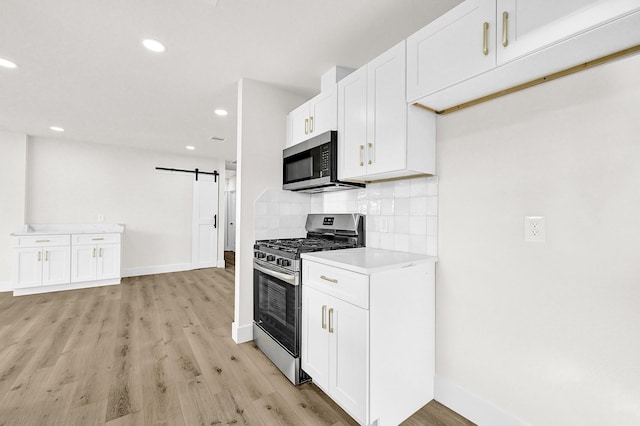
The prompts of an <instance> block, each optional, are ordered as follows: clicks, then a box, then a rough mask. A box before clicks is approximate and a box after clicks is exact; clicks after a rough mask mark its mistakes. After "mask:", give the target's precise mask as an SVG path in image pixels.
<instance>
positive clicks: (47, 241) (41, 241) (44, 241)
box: [36, 240, 51, 243]
mask: <svg viewBox="0 0 640 426" xmlns="http://www.w3.org/2000/svg"><path fill="white" fill-rule="evenodd" d="M49 242H51V241H50V240H36V243H49Z"/></svg>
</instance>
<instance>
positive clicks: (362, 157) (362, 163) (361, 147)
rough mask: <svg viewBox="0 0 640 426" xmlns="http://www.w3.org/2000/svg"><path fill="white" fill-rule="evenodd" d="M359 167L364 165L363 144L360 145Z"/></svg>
mask: <svg viewBox="0 0 640 426" xmlns="http://www.w3.org/2000/svg"><path fill="white" fill-rule="evenodd" d="M360 167H364V145H360Z"/></svg>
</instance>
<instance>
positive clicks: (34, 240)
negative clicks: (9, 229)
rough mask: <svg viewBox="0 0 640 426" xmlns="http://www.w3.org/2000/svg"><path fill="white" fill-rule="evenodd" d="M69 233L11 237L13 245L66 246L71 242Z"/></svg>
mask: <svg viewBox="0 0 640 426" xmlns="http://www.w3.org/2000/svg"><path fill="white" fill-rule="evenodd" d="M70 237H71V236H70V235H68V234H67V235H29V236H15V237H13V238H12V240H13V247H52V246H68V245H69V244H70V243H71V239H70Z"/></svg>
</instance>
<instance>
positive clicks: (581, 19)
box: [497, 0, 638, 65]
mask: <svg viewBox="0 0 640 426" xmlns="http://www.w3.org/2000/svg"><path fill="white" fill-rule="evenodd" d="M637 3H638V2H632V1H628V0H563V1H555V0H553V1H552V0H540V1H523V0H498V10H497V15H498V22H499V25H500V31H499V33H498V64H499V65H502V64H504V63H506V62H509V61H512V60H514V59H517V58H519V57H522V56H524V55H526V54H528V53H531V52H533V51H535V50H539V49H542V48H544V47H547V46H549V45H552V44H554V43H557V42H560V41H562V40H565V39H567V38H569V37H571V36H573V35H576V34H579V33H582V32H586V31H588V30H590V29H591V28H593V27H596V26H598V25H600V24H601V23H603V22H607V21H610V20H613V19H615V18H617V17H619V16H621V15H624V14H626V13H628V12H629V11H631V10H634V9H635V10H637V9H638V4H637ZM505 12H506V13H507V15H504V13H505ZM505 29H506V34H504V37H505V38H506V40H505V39H503V31H504V30H505ZM505 41H506V43H504V44H506V46H503V42H505ZM590 48H591V46H588V45H586V46H584V47H583V48H582V49H583V50H582V51H580V52H575V56H576V58H584V57H588V56H589V49H590Z"/></svg>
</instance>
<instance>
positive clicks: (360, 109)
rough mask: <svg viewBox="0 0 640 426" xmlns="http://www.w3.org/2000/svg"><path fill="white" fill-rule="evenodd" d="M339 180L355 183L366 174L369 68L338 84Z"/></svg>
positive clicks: (364, 68)
mask: <svg viewBox="0 0 640 426" xmlns="http://www.w3.org/2000/svg"><path fill="white" fill-rule="evenodd" d="M338 105H339V107H338V152H340V155H339V157H338V158H339V161H340V164H339V165H338V179H345V180H346V179H352V178H357V177H361V176H364V175H365V174H366V173H367V169H366V164H365V158H364V155H365V147H366V145H367V67H366V66H364V67H362V68H360V69H359V70H357V71H355V72H353V73H351V74H349V75H348V76H347V77H345V78H344V79H342V80H340V82H339V83H338Z"/></svg>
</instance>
